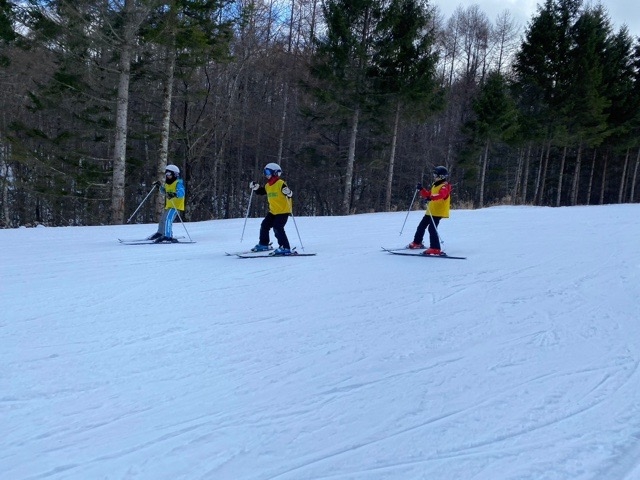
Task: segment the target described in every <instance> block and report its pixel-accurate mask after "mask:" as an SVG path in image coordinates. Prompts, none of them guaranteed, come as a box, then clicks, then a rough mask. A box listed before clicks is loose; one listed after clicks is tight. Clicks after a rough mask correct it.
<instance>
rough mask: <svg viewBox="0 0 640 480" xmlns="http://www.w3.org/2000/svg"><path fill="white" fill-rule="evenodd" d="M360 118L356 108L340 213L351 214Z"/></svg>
mask: <svg viewBox="0 0 640 480" xmlns="http://www.w3.org/2000/svg"><path fill="white" fill-rule="evenodd" d="M359 118H360V107H356V109H355V110H354V112H353V118H352V119H351V134H350V138H349V153H348V155H347V171H346V173H345V175H344V197H343V199H342V213H343V214H344V215H349V214H350V213H351V187H352V184H353V167H354V164H355V159H356V138H357V136H358V120H359Z"/></svg>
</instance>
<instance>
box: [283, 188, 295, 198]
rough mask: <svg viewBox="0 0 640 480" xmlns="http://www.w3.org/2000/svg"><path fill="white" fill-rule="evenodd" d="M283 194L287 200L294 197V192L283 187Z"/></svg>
mask: <svg viewBox="0 0 640 480" xmlns="http://www.w3.org/2000/svg"><path fill="white" fill-rule="evenodd" d="M282 194H283V195H284V196H285V197H287V198H291V197H292V196H293V192H292V191H291V189H290V188H289V187H287V186H285V187H282Z"/></svg>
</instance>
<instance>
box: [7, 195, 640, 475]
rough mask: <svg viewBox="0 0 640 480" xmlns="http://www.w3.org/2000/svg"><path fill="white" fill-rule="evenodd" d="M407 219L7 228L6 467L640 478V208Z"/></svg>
mask: <svg viewBox="0 0 640 480" xmlns="http://www.w3.org/2000/svg"><path fill="white" fill-rule="evenodd" d="M406 215H407V213H406V212H397V213H377V214H364V215H353V216H347V217H295V224H294V222H293V221H292V220H290V221H289V223H288V224H287V232H288V235H289V238H290V240H291V243H292V245H296V246H297V247H298V250H300V251H303V247H304V251H305V252H315V253H317V255H316V256H313V257H298V258H268V259H239V258H237V257H234V256H226V255H225V252H235V251H241V250H247V249H249V248H250V247H251V246H253V245H254V244H255V243H256V241H257V236H258V229H259V225H260V221H261V219H260V218H250V219H248V221H247V224H246V231H245V233H244V241H242V242H241V237H242V232H243V226H244V219H233V220H214V221H208V222H199V223H187V224H186V225H181V224H180V223H179V222H176V224H175V225H174V231H175V234H176V235H183V236H186V237H191V238H193V240H195V241H196V242H197V243H195V244H188V245H136V246H125V245H121V244H119V243H118V241H117V238H141V237H145V236H147V235H150V234H151V233H153V232H154V231H155V225H125V226H103V227H66V228H44V227H41V228H20V229H13V230H0V245H2V249H3V251H4V258H3V259H2V263H1V265H2V266H1V268H0V302H1V305H2V307H1V310H0V365H1V368H0V472H1V473H0V477H1V478H2V479H7V480H23V479H51V480H58V479H81V480H93V479H153V480H165V479H166V480H176V479H188V480H191V479H214V480H220V479H222V480H227V479H228V480H276V479H277V480H307V479H309V480H310V479H314V480H319V479H323V480H324V479H327V480H328V479H332V480H346V479H352V480H383V479H393V480H413V479H422V480H555V479H558V480H636V479H640V373H639V370H638V362H639V361H640V205H637V204H635V205H615V206H591V207H567V208H542V207H493V208H487V209H482V210H475V211H472V210H455V211H453V212H452V216H451V218H450V219H448V220H443V222H442V223H441V226H440V234H441V236H442V238H443V240H444V242H445V243H444V244H443V245H444V249H445V250H446V251H447V252H448V253H449V254H451V255H461V256H466V257H467V259H466V260H445V259H432V258H412V257H401V256H396V255H391V254H389V253H385V252H383V251H381V248H380V247H391V248H393V247H399V246H402V245H405V244H407V243H409V242H410V241H411V240H412V237H413V232H414V229H415V227H416V226H417V224H418V222H419V221H420V218H421V216H422V215H423V212H420V211H413V212H411V213H410V214H409V215H408V217H406ZM405 218H406V224H404V222H405ZM403 224H404V225H403ZM401 230H402V234H401V233H400V232H401Z"/></svg>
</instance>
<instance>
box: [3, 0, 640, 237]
mask: <svg viewBox="0 0 640 480" xmlns="http://www.w3.org/2000/svg"><path fill="white" fill-rule="evenodd" d="M0 81H1V82H2V88H1V89H0V104H1V108H2V116H1V117H0V225H2V226H4V227H17V226H23V225H35V224H44V225H98V224H106V223H111V224H121V223H125V222H127V221H129V222H145V223H146V222H153V221H156V220H157V215H158V212H159V210H161V209H162V208H163V205H162V198H161V197H160V196H159V195H155V194H154V195H149V193H150V192H151V193H154V192H153V191H152V182H153V181H155V180H157V179H161V178H162V177H163V172H164V167H165V166H166V165H167V164H168V163H173V164H176V165H178V166H179V167H180V169H181V171H182V173H183V177H184V178H185V181H186V184H187V190H188V193H187V210H186V212H185V213H184V215H183V218H184V219H185V220H190V221H198V220H208V219H214V218H234V217H242V216H244V215H247V214H252V215H256V216H260V215H263V214H264V208H265V207H264V204H263V202H259V203H258V202H254V205H253V206H251V205H250V200H251V197H250V195H249V193H250V192H249V189H248V183H249V182H250V181H251V180H258V181H262V167H263V166H264V164H266V163H268V162H276V163H279V164H280V165H281V166H282V169H283V171H284V175H283V176H284V178H285V179H286V180H287V182H288V184H289V185H290V186H291V188H292V189H293V190H294V199H295V214H296V215H344V214H352V213H361V212H374V211H393V210H406V209H407V208H411V206H412V198H415V197H414V188H415V185H416V183H418V182H422V181H424V182H428V181H429V180H430V173H431V170H432V168H433V167H434V166H436V165H444V166H446V167H447V168H448V169H449V171H450V173H451V182H452V183H453V186H454V194H453V206H454V207H457V208H478V207H483V206H486V205H491V204H532V205H550V206H561V205H578V204H585V205H586V204H603V203H624V202H637V201H638V197H639V196H640V193H638V192H636V187H637V186H638V173H639V164H640V135H639V133H640V108H639V107H640V38H639V37H633V36H632V35H631V34H630V33H629V31H628V30H627V28H626V27H624V26H623V27H620V28H619V29H617V30H614V28H613V26H612V23H611V20H610V19H609V16H608V14H607V11H606V8H604V7H603V6H602V5H595V6H594V5H585V4H583V2H582V1H580V0H546V1H545V2H543V3H542V2H541V3H540V4H539V5H538V9H537V11H536V14H535V15H534V16H533V17H532V18H531V19H530V20H529V22H528V23H527V25H526V26H524V27H521V26H519V25H517V24H516V22H515V21H514V20H513V17H512V16H511V14H510V13H509V12H508V11H507V10H505V11H504V13H502V14H500V15H498V17H497V18H496V19H495V20H494V21H492V20H490V19H489V18H488V17H487V16H486V15H485V14H484V13H483V12H482V11H481V10H480V8H479V7H478V6H475V5H474V6H471V7H467V8H463V7H458V9H457V10H456V11H455V12H454V14H453V15H452V16H451V17H450V18H444V16H443V15H442V14H441V13H440V11H439V9H438V7H437V6H435V5H433V4H431V3H429V2H426V1H423V0H324V1H319V0H286V1H285V0H283V1H277V0H255V1H242V0H236V1H228V0H213V1H210V0H171V1H160V0H121V1H107V0H72V1H71V0H69V1H64V0H63V1H60V0H51V1H38V0H29V1H18V2H9V1H2V0H0ZM145 199H147V200H145ZM141 203H142V208H140V209H139V210H138V211H137V213H136V214H135V215H133V213H134V212H135V211H136V209H137V207H138V206H139V205H140V204H141ZM249 207H251V208H249Z"/></svg>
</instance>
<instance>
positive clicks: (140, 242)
mask: <svg viewBox="0 0 640 480" xmlns="http://www.w3.org/2000/svg"><path fill="white" fill-rule="evenodd" d="M186 243H196V242H194V241H193V240H179V241H177V242H159V243H156V242H154V241H153V240H133V241H122V240H120V245H178V244H186Z"/></svg>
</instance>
